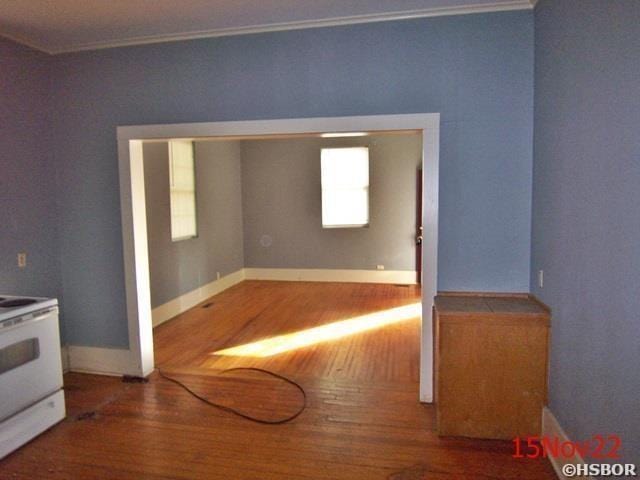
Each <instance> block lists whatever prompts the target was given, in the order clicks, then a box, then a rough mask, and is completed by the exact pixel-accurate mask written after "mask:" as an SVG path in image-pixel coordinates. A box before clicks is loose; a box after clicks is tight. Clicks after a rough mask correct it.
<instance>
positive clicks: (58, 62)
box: [51, 11, 533, 346]
mask: <svg viewBox="0 0 640 480" xmlns="http://www.w3.org/2000/svg"><path fill="white" fill-rule="evenodd" d="M51 73H52V78H53V85H52V90H51V92H52V103H53V105H52V106H53V112H54V115H53V122H52V138H53V140H54V142H53V153H54V158H53V160H54V163H55V165H56V167H57V178H58V184H59V193H58V198H59V202H60V207H61V208H60V216H59V225H60V240H61V241H60V245H61V252H60V257H61V268H62V278H63V288H64V295H65V311H66V322H67V327H68V342H69V343H71V344H77V345H97V346H126V344H127V323H126V318H125V290H124V278H123V277H124V273H123V265H122V262H121V258H122V239H121V227H120V205H119V193H118V164H117V151H116V138H115V134H116V126H118V125H131V124H149V123H170V122H194V121H215V120H239V119H265V118H290V117H313V116H337V115H367V114H391V113H415V112H440V113H441V114H442V137H441V141H442V144H441V188H440V195H441V197H440V198H441V200H440V202H441V203H440V205H441V214H440V219H441V223H440V260H439V262H440V263H439V277H440V288H441V289H447V290H454V289H455V290H465V289H471V290H500V291H505V290H516V291H526V290H527V289H528V286H529V267H530V262H529V255H530V228H531V221H530V214H531V168H532V141H533V140H532V135H533V126H532V121H533V119H532V112H533V14H532V12H528V11H521V12H503V13H493V14H482V15H463V16H453V17H440V18H430V19H420V20H410V21H401V22H383V23H372V24H366V25H354V26H345V27H335V28H322V29H309V30H299V31H288V32H278V33H269V34H260V35H247V36H237V37H227V38H218V39H207V40H198V41H189V42H179V43H167V44H159V45H147V46H137V47H130V48H119V49H111V50H101V51H93V52H80V53H73V54H65V55H60V56H56V57H54V58H53V67H52V72H51Z"/></svg>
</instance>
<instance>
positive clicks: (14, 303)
mask: <svg viewBox="0 0 640 480" xmlns="http://www.w3.org/2000/svg"><path fill="white" fill-rule="evenodd" d="M37 301H38V300H36V299H34V298H14V299H12V300H4V299H0V308H15V307H24V306H25V305H33V304H34V303H36V302H37Z"/></svg>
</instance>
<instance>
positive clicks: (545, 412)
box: [542, 407, 593, 480]
mask: <svg viewBox="0 0 640 480" xmlns="http://www.w3.org/2000/svg"><path fill="white" fill-rule="evenodd" d="M542 436H543V437H548V438H550V439H553V438H555V437H557V438H558V439H559V441H560V443H563V442H569V441H571V439H570V438H569V437H568V436H567V434H566V433H565V431H564V430H563V428H562V427H561V426H560V423H559V422H558V420H557V419H556V417H555V416H554V415H553V413H551V410H549V408H547V407H544V408H543V409H542ZM548 458H549V461H550V462H551V466H552V467H553V469H554V470H555V472H556V475H557V476H558V478H559V479H560V480H568V479H576V478H577V479H583V480H593V477H589V476H586V477H585V476H575V477H567V476H566V475H564V474H563V473H562V467H563V466H564V465H566V464H567V463H570V464H573V465H577V464H584V463H585V461H584V459H583V458H582V457H581V456H580V454H579V453H577V452H576V453H575V455H574V456H573V457H571V458H564V457H562V456H559V457H553V456H551V455H549V457H548Z"/></svg>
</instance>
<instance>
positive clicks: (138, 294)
mask: <svg viewBox="0 0 640 480" xmlns="http://www.w3.org/2000/svg"><path fill="white" fill-rule="evenodd" d="M381 130H382V131H390V130H420V131H422V157H423V168H422V172H423V209H422V211H423V225H424V233H423V244H422V248H423V253H422V302H423V305H424V307H423V312H422V332H421V339H422V343H421V350H420V352H421V353H420V400H421V401H423V402H431V401H433V333H432V326H433V320H432V306H433V299H434V298H435V295H436V292H437V290H438V288H437V277H438V272H437V260H438V175H439V173H438V171H439V170H438V163H439V142H440V114H438V113H423V114H403V115H371V116H358V117H318V118H293V119H280V120H249V121H235V122H210V123H186V124H173V125H141V126H122V127H118V129H117V136H118V168H119V171H120V207H121V211H122V215H121V218H122V238H123V253H124V274H125V290H126V292H125V293H126V300H127V319H128V324H129V348H130V351H131V356H130V361H131V362H132V363H131V365H130V370H131V371H134V372H137V373H134V374H135V375H138V376H147V375H148V374H149V373H151V371H152V370H153V364H154V360H153V331H152V321H151V303H150V293H149V256H148V250H147V227H146V205H145V194H144V170H143V159H142V140H143V139H161V138H194V137H226V136H235V137H238V136H240V137H242V136H255V135H282V134H300V133H302V134H308V133H322V132H353V131H358V132H361V131H367V132H374V131H381Z"/></svg>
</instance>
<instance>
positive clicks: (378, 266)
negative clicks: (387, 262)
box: [376, 265, 384, 270]
mask: <svg viewBox="0 0 640 480" xmlns="http://www.w3.org/2000/svg"><path fill="white" fill-rule="evenodd" d="M376 268H377V269H378V270H384V265H376Z"/></svg>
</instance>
